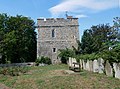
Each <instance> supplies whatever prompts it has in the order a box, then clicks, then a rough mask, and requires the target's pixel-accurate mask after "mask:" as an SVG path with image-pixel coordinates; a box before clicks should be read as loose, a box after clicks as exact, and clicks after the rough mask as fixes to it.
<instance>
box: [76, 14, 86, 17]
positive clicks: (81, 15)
mask: <svg viewBox="0 0 120 89" xmlns="http://www.w3.org/2000/svg"><path fill="white" fill-rule="evenodd" d="M75 17H76V18H85V17H88V16H87V15H83V14H81V15H76V16H75Z"/></svg>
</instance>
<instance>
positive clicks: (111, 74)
mask: <svg viewBox="0 0 120 89" xmlns="http://www.w3.org/2000/svg"><path fill="white" fill-rule="evenodd" d="M105 72H106V75H107V76H113V72H112V67H111V66H110V63H109V62H108V61H106V65H105Z"/></svg>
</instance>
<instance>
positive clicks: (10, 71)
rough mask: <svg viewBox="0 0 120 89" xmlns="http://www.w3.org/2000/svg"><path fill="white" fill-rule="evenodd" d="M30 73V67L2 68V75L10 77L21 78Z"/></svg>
mask: <svg viewBox="0 0 120 89" xmlns="http://www.w3.org/2000/svg"><path fill="white" fill-rule="evenodd" d="M26 72H28V67H4V68H0V74H3V75H10V76H19V75H20V74H24V73H26Z"/></svg>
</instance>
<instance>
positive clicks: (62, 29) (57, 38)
mask: <svg viewBox="0 0 120 89" xmlns="http://www.w3.org/2000/svg"><path fill="white" fill-rule="evenodd" d="M37 23H38V39H37V57H40V56H47V57H49V58H50V59H51V60H52V63H53V64H56V63H59V62H60V59H59V58H58V57H57V55H58V53H59V49H65V48H70V49H71V48H72V46H74V47H76V48H77V46H78V45H77V40H79V24H78V18H73V17H72V16H68V17H67V19H64V18H56V19H54V18H46V19H41V18H39V19H37Z"/></svg>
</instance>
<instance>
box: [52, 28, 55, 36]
mask: <svg viewBox="0 0 120 89" xmlns="http://www.w3.org/2000/svg"><path fill="white" fill-rule="evenodd" d="M52 37H55V30H54V29H53V30H52Z"/></svg>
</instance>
